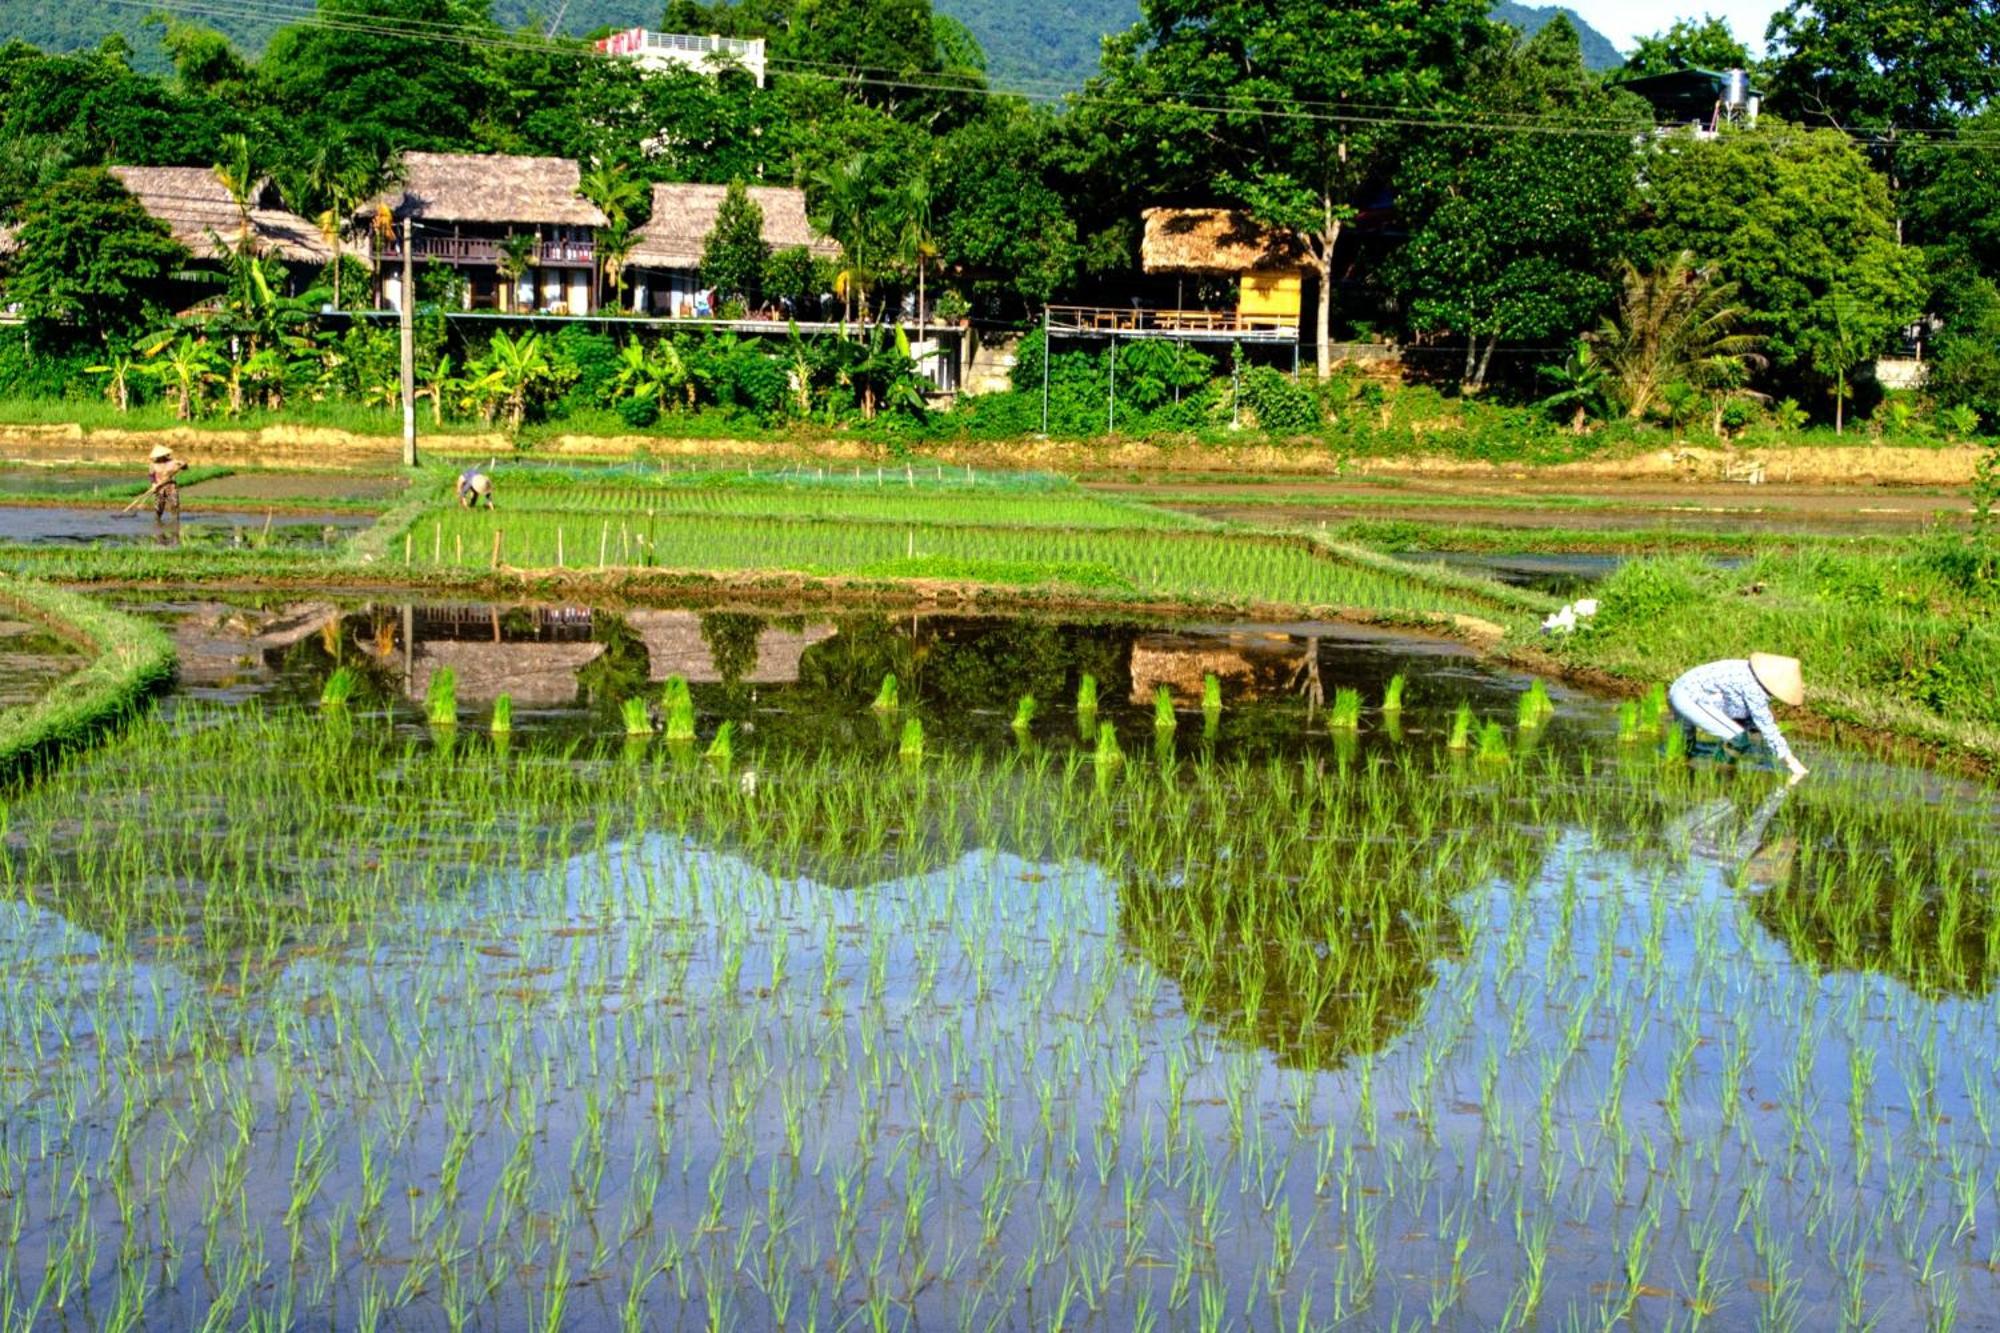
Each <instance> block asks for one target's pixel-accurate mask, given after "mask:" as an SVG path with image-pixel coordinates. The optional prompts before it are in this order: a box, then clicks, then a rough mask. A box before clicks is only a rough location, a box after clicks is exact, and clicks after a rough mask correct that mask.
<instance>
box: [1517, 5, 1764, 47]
mask: <svg viewBox="0 0 2000 1333" xmlns="http://www.w3.org/2000/svg"><path fill="white" fill-rule="evenodd" d="M1525 2H1526V3H1531V4H1532V3H1536V2H1537V0H1525ZM1561 3H1563V4H1566V5H1568V6H1569V7H1570V8H1571V9H1574V10H1575V11H1576V12H1577V13H1579V14H1581V15H1583V17H1584V20H1585V21H1586V22H1588V23H1589V24H1590V26H1591V27H1593V28H1595V29H1597V30H1598V31H1599V32H1601V33H1603V34H1604V35H1605V36H1606V37H1609V38H1610V39H1611V44H1612V45H1613V46H1615V47H1617V48H1618V49H1619V50H1621V51H1630V50H1631V49H1632V47H1633V44H1634V43H1636V42H1637V41H1638V40H1639V38H1641V37H1644V36H1646V35H1648V34H1649V33H1655V32H1660V31H1662V30H1664V29H1666V28H1669V27H1671V26H1673V22H1674V19H1675V18H1677V17H1680V16H1683V15H1685V16H1687V17H1690V18H1698V17H1700V16H1702V15H1704V14H1713V15H1715V16H1716V17H1717V18H1723V19H1727V20H1729V28H1730V31H1732V32H1734V33H1735V34H1736V37H1737V40H1739V41H1741V42H1743V43H1745V44H1747V45H1748V46H1749V48H1750V52H1751V54H1752V55H1756V54H1759V53H1761V52H1762V51H1763V49H1764V27H1765V25H1766V24H1768V23H1769V22H1770V21H1771V15H1773V14H1775V13H1777V12H1778V11H1779V10H1780V9H1783V8H1784V7H1785V6H1784V5H1783V4H1779V3H1773V0H1706V3H1703V2H1702V0H1680V3H1676V4H1671V5H1661V4H1657V3H1652V4H1649V3H1646V0H1561Z"/></svg>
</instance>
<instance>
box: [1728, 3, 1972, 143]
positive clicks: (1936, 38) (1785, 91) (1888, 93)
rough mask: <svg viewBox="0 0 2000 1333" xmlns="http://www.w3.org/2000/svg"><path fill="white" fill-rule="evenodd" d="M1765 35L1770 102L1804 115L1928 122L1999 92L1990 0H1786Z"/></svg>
mask: <svg viewBox="0 0 2000 1333" xmlns="http://www.w3.org/2000/svg"><path fill="white" fill-rule="evenodd" d="M1765 45H1766V46H1767V48H1768V49H1769V51H1770V58H1769V60H1768V62H1767V64H1766V68H1767V69H1768V70H1769V74H1770V82H1771V102H1772V106H1773V107H1774V108H1775V109H1776V110H1778V111H1780V112H1781V113H1782V114H1784V115H1785V116H1787V117H1788V118H1790V119H1793V120H1800V121H1804V122H1806V123H1807V124H1811V125H1827V126H1832V127H1834V128H1836V129H1847V130H1854V129H1868V130H1881V131H1885V132H1890V133H1893V132H1895V131H1898V130H1907V129H1916V130H1932V129H1938V128H1941V127H1944V126H1946V125H1948V124H1949V123H1950V121H1951V119H1952V118H1953V117H1954V116H1955V115H1958V114H1961V113H1964V112H1967V111H1971V110H1976V109H1977V108H1978V107H1980V106H1981V105H1983V104H1984V103H1985V102H1986V101H1987V99H1989V98H1991V97H1992V96H1993V95H1994V94H1995V93H1996V92H2000V60H1996V55H2000V0H1967V3H1963V4H1943V3H1939V0H1792V3H1791V5H1789V6H1788V7H1787V8H1786V9H1784V10H1783V11H1781V12H1780V13H1778V14H1777V15H1776V16H1775V17H1774V18H1772V20H1771V27H1770V31H1769V33H1768V34H1767V35H1766V38H1765Z"/></svg>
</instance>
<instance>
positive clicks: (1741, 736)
mask: <svg viewBox="0 0 2000 1333" xmlns="http://www.w3.org/2000/svg"><path fill="white" fill-rule="evenodd" d="M1805 698H1806V687H1805V680H1804V678H1803V677H1802V676H1801V675H1800V673H1799V659H1798V658H1796V657H1779V656H1777V655H1776V654H1775V653H1752V654H1750V656H1749V658H1748V659H1747V660H1746V659H1743V658H1731V659H1728V660H1726V661H1721V662H1709V663H1707V664H1706V665H1703V666H1698V667H1696V668H1694V669H1693V670H1692V671H1689V672H1687V673H1686V674H1684V675H1683V676H1681V678H1680V679H1679V680H1676V681H1675V682H1674V683H1673V684H1672V685H1671V686H1669V687H1668V689H1667V702H1668V703H1669V704H1671V705H1672V706H1673V710H1674V716H1675V717H1677V718H1679V719H1680V720H1681V724H1682V725H1683V726H1685V727H1686V728H1687V729H1688V733H1689V735H1688V739H1689V740H1690V741H1697V740H1701V739H1704V738H1706V739H1708V740H1712V741H1719V742H1721V743H1722V744H1723V745H1724V746H1726V747H1728V748H1729V749H1730V750H1732V751H1734V750H1739V749H1742V748H1744V747H1745V746H1746V745H1747V744H1749V743H1752V742H1751V741H1750V735H1749V732H1750V728H1752V727H1755V728H1756V730H1757V734H1758V735H1759V736H1761V737H1763V739H1764V744H1765V745H1767V746H1769V747H1770V749H1771V753H1772V754H1773V755H1774V756H1776V758H1777V760H1778V762H1779V763H1782V764H1783V765H1784V766H1785V767H1786V768H1787V769H1789V770H1790V771H1791V775H1792V781H1794V782H1796V781H1798V780H1799V779H1800V778H1802V777H1804V776H1805V775H1806V766H1805V765H1804V764H1802V763H1800V762H1799V760H1798V756H1797V755H1794V754H1793V753H1792V747H1791V746H1789V745H1787V744H1786V743H1785V733H1784V732H1782V731H1780V730H1778V719H1777V718H1776V717H1775V716H1773V715H1772V713H1771V700H1773V699H1781V700H1783V701H1784V702H1785V703H1788V704H1790V705H1791V706H1792V707H1794V708H1797V707H1798V706H1799V705H1800V704H1802V703H1804V702H1805Z"/></svg>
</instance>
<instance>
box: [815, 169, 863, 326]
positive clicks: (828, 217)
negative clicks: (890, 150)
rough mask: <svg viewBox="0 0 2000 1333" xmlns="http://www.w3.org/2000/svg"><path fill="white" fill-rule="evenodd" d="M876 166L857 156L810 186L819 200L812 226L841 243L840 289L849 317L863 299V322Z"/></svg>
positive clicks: (823, 171) (817, 176)
mask: <svg viewBox="0 0 2000 1333" xmlns="http://www.w3.org/2000/svg"><path fill="white" fill-rule="evenodd" d="M874 177H875V169H874V163H873V162H872V160H871V159H870V158H869V157H868V155H867V154H866V153H856V154H854V155H853V156H852V157H848V158H845V159H843V160H841V161H839V162H836V163H833V164H832V165H830V166H827V167H823V168H821V169H820V170H819V171H818V172H815V173H814V174H813V176H812V178H811V179H810V180H809V181H808V182H807V185H808V187H809V188H808V191H807V194H808V198H814V197H816V199H817V203H816V205H815V207H814V210H813V214H812V222H813V226H815V227H817V228H819V230H820V231H821V232H823V233H825V234H826V235H828V236H831V237H833V239H834V240H836V241H838V242H840V249H841V253H842V255H843V256H844V258H845V259H846V263H845V265H844V266H843V267H842V269H841V271H840V278H839V287H840V292H841V295H842V296H843V297H844V298H846V301H847V315H848V317H849V318H850V319H851V318H852V317H853V315H854V304H855V301H854V298H855V295H856V293H857V292H858V293H859V294H860V297H861V318H862V319H863V320H866V319H867V318H868V280H869V277H870V273H869V264H870V261H871V260H872V259H873V257H874V256H873V247H872V245H871V244H870V239H871V238H870V235H869V232H870V229H871V228H872V227H873V225H874V221H875V219H874V216H873V209H874V202H875V183H874Z"/></svg>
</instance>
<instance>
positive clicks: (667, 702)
mask: <svg viewBox="0 0 2000 1333" xmlns="http://www.w3.org/2000/svg"><path fill="white" fill-rule="evenodd" d="M660 706H661V710H662V712H663V713H664V715H665V716H664V717H663V719H662V723H663V726H662V730H663V731H664V732H665V734H666V738H667V739H668V740H670V741H691V740H693V739H694V737H695V717H694V694H693V692H692V691H690V690H689V689H688V683H687V679H686V677H684V676H679V675H673V676H668V677H667V683H666V686H665V688H664V689H663V690H662V691H661V694H660Z"/></svg>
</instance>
